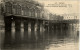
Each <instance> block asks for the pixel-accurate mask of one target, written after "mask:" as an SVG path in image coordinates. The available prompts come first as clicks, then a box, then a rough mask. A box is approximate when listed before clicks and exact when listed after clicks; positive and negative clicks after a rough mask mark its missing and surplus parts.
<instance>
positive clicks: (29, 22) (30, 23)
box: [4, 16, 45, 44]
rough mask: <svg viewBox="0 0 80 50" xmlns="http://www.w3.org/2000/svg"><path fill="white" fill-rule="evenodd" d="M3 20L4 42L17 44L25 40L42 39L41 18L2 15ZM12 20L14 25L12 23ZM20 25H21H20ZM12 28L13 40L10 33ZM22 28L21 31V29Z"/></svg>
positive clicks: (25, 41) (34, 40)
mask: <svg viewBox="0 0 80 50" xmlns="http://www.w3.org/2000/svg"><path fill="white" fill-rule="evenodd" d="M4 21H5V38H4V44H14V43H16V44H18V43H27V42H37V41H41V40H43V36H44V33H43V32H44V30H45V28H44V26H45V25H44V24H43V22H44V21H43V20H39V19H31V18H30V19H27V18H26V19H25V18H19V17H15V16H8V17H4ZM13 22H14V27H13V26H12V23H13ZM21 25H22V26H21ZM12 28H14V30H15V31H14V40H13V37H12V36H13V35H12V33H13V32H12V30H13V29H12ZM22 30H23V31H22Z"/></svg>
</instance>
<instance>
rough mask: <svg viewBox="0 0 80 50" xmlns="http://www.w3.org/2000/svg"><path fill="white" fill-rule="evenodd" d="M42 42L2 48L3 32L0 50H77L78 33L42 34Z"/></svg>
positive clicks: (69, 31) (54, 32)
mask: <svg viewBox="0 0 80 50" xmlns="http://www.w3.org/2000/svg"><path fill="white" fill-rule="evenodd" d="M44 34H45V36H44V38H43V40H41V41H40V42H35V43H21V44H13V46H7V47H6V48H3V47H2V43H3V40H4V31H1V33H0V37H1V38H0V48H1V47H2V49H1V50H79V33H78V31H75V30H72V29H69V30H62V31H60V30H57V29H55V30H54V31H52V32H46V31H45V32H44Z"/></svg>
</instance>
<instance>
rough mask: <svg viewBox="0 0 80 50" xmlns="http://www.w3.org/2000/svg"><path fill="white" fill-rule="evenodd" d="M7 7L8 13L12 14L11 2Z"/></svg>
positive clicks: (7, 3)
mask: <svg viewBox="0 0 80 50" xmlns="http://www.w3.org/2000/svg"><path fill="white" fill-rule="evenodd" d="M5 7H6V13H10V14H12V4H11V3H10V2H6V4H5Z"/></svg>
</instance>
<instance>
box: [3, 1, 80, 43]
mask: <svg viewBox="0 0 80 50" xmlns="http://www.w3.org/2000/svg"><path fill="white" fill-rule="evenodd" d="M26 4H29V5H30V6H29V5H25V4H22V3H21V4H20V3H16V2H5V3H4V6H2V10H3V14H2V15H3V16H4V23H5V38H4V43H5V44H13V43H16V44H17V43H22V42H25V43H26V42H37V41H41V40H43V39H44V37H43V36H45V35H46V34H44V32H52V31H54V30H55V29H58V30H63V29H65V30H68V29H69V28H70V27H71V26H70V24H72V25H73V24H76V23H78V22H79V21H78V20H76V19H73V20H64V19H63V18H62V19H61V20H58V19H56V20H54V19H53V20H50V19H47V17H49V18H50V16H46V15H44V12H43V11H44V10H43V6H41V5H39V4H34V3H33V4H30V3H29V2H26ZM23 5H25V6H23ZM36 5H38V6H36ZM32 6H33V7H32ZM39 7H40V8H39ZM55 17H56V16H55ZM59 18H61V16H59ZM12 28H14V30H15V31H14V34H15V39H14V40H12V33H13V32H12ZM72 28H73V26H72ZM22 29H23V34H24V37H23V39H22V37H21V31H22ZM49 34H50V33H49Z"/></svg>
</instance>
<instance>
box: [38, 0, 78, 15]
mask: <svg viewBox="0 0 80 50" xmlns="http://www.w3.org/2000/svg"><path fill="white" fill-rule="evenodd" d="M36 1H38V2H40V3H44V6H45V8H46V9H48V10H49V11H50V12H52V13H53V14H60V15H61V14H64V13H65V14H73V15H74V14H76V15H77V13H78V11H79V10H78V7H79V5H78V4H79V1H70V0H69V1H60V0H59V1H58V0H57V1H56V0H55V1H54V0H36ZM60 2H63V3H64V4H66V5H68V4H70V5H71V6H72V7H69V6H67V7H49V5H48V4H55V3H60ZM47 6H48V7H47Z"/></svg>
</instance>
